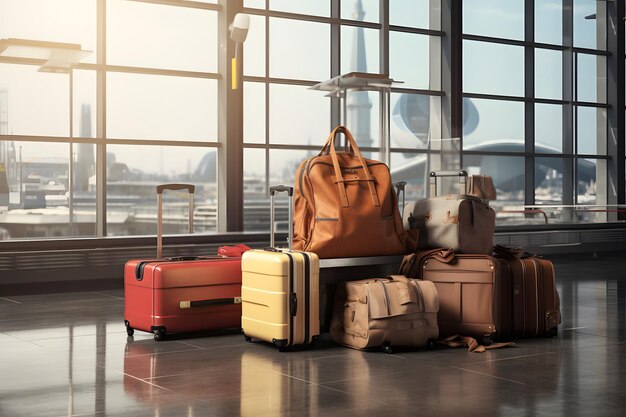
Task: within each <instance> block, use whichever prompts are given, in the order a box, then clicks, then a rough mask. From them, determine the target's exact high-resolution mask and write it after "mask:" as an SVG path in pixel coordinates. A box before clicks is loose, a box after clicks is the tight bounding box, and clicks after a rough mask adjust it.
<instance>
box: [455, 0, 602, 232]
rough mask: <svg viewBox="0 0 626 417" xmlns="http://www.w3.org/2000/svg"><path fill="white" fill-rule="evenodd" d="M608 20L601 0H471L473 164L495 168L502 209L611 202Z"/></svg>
mask: <svg viewBox="0 0 626 417" xmlns="http://www.w3.org/2000/svg"><path fill="white" fill-rule="evenodd" d="M492 3H493V4H492ZM496 3H497V4H496ZM530 12H532V13H530ZM496 15H497V17H496ZM606 17H607V16H606V6H605V4H604V2H596V1H593V0H589V1H587V0H571V1H567V2H566V1H564V0H535V1H534V2H532V4H529V2H522V1H514V2H484V1H469V2H463V38H464V40H463V95H464V105H463V111H464V114H463V151H464V154H463V166H464V167H465V166H469V165H468V164H473V165H472V166H473V167H476V169H479V170H480V172H481V173H486V172H487V170H488V169H487V167H488V166H491V170H492V173H491V174H488V175H492V176H493V177H494V179H495V185H496V188H497V190H498V201H496V202H495V203H494V205H495V206H496V207H500V208H501V209H503V208H506V207H508V206H517V208H518V209H521V208H523V206H529V205H530V206H532V205H534V204H543V205H546V204H547V205H572V204H606V194H607V191H606V176H607V170H606V158H607V155H606V148H607V144H606V137H607V131H606V126H607V106H606V102H607V94H606V92H607V71H606V62H607V59H606V55H607V54H606V52H605V50H606V36H607V35H606ZM529 19H530V21H529ZM533 19H534V21H533ZM530 30H532V31H533V32H530ZM531 53H532V55H531ZM530 59H532V61H531V60H530ZM530 87H532V88H530ZM468 108H469V109H468ZM472 109H475V112H476V115H475V119H476V120H477V122H475V123H473V124H469V125H468V120H472V119H471V118H470V117H469V116H470V115H471V110H472ZM529 128H530V129H529ZM481 152H489V153H490V155H489V158H488V159H485V161H489V160H491V161H495V162H497V163H495V162H494V163H493V164H491V165H485V164H483V163H482V159H483V157H481V156H480V155H479V153H481ZM511 152H520V153H523V154H524V158H518V163H517V166H518V167H520V168H521V169H517V170H515V173H516V174H517V175H520V176H521V177H520V178H518V179H517V180H515V181H510V180H508V179H505V178H508V177H509V174H510V173H511V170H510V167H511V166H512V165H510V164H506V165H505V164H503V163H502V161H504V160H505V159H506V158H513V157H512V156H510V153H511ZM539 155H542V156H541V157H539ZM548 155H550V156H549V157H548ZM577 156H580V157H578V158H577ZM478 159H480V161H481V163H478V161H477V160H478ZM507 161H508V160H507ZM508 162H511V161H508ZM529 162H532V165H534V168H535V169H534V172H532V171H531V172H528V167H529V166H531V165H530V164H529ZM498 163H501V165H498ZM505 167H506V168H505ZM524 167H525V169H524ZM522 180H523V181H522ZM533 181H534V189H535V191H534V194H533V195H528V194H526V193H529V191H530V190H532V188H530V184H532V183H533ZM603 187H604V188H603ZM600 196H601V197H600ZM519 206H522V207H519ZM559 210H560V209H559ZM559 210H556V211H557V212H558V211H559ZM551 213H552V212H551ZM551 215H552V214H551ZM553 217H554V219H556V220H562V221H566V220H571V219H568V218H567V216H564V215H561V214H556V215H554V216H553ZM508 220H510V218H509V217H500V216H499V224H502V223H503V222H505V221H508Z"/></svg>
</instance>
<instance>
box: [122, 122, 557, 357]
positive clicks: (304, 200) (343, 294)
mask: <svg viewBox="0 0 626 417" xmlns="http://www.w3.org/2000/svg"><path fill="white" fill-rule="evenodd" d="M339 133H343V134H344V136H345V141H346V146H345V148H344V150H343V151H338V146H336V145H337V144H338V142H337V138H336V137H337V134H339ZM446 176H448V177H449V176H454V177H458V179H459V186H460V189H459V194H453V195H442V196H438V195H437V179H438V178H440V177H446ZM429 185H430V195H431V197H430V198H427V199H423V200H418V201H416V202H412V203H409V204H407V205H405V206H404V207H403V213H404V218H403V216H401V215H400V210H399V209H398V197H399V193H400V189H399V190H398V193H396V191H395V190H394V186H393V184H392V182H391V176H390V174H389V168H388V167H387V165H385V164H384V163H382V162H380V161H375V160H371V159H366V158H364V157H363V155H362V154H361V152H360V151H359V148H358V146H357V144H356V141H355V140H354V138H353V137H352V135H351V134H350V132H349V131H348V129H346V128H345V127H343V126H338V127H337V128H335V129H334V130H333V131H332V132H331V134H330V136H329V137H328V139H327V141H326V143H325V144H324V146H323V147H322V150H321V151H320V153H319V155H317V156H314V157H311V158H309V159H307V160H306V161H304V162H303V163H302V164H301V165H300V167H299V168H298V170H297V172H296V183H295V187H289V186H284V185H280V186H276V187H271V188H270V201H271V206H270V210H271V220H270V224H271V232H270V247H269V248H266V249H262V250H259V249H253V250H249V249H250V248H248V247H246V246H241V245H239V246H235V247H227V248H224V249H223V250H222V248H220V252H219V253H221V254H222V256H214V257H193V258H186V257H185V258H180V257H179V258H162V256H161V247H162V244H161V239H162V233H161V230H162V228H161V211H162V209H161V194H162V193H163V190H165V189H173V190H185V189H186V190H188V191H189V192H190V194H191V197H190V231H191V229H192V220H191V218H192V208H191V204H192V203H193V186H191V185H185V184H170V185H165V186H159V187H157V195H158V197H159V198H158V202H159V216H158V218H159V228H158V231H159V233H158V254H157V255H158V256H157V258H155V259H147V260H133V261H129V262H128V263H127V264H126V267H125V275H124V280H125V317H124V318H125V324H126V328H127V332H128V335H132V334H133V331H134V329H140V330H144V331H148V332H152V333H155V339H156V340H162V339H163V338H164V337H165V335H166V334H168V333H173V332H174V333H175V332H189V331H195V330H209V329H219V328H228V327H241V329H242V331H243V333H244V336H245V338H246V340H247V341H251V340H253V339H256V340H261V341H266V342H270V343H273V344H274V345H275V346H277V347H278V348H279V349H280V350H281V351H282V350H289V349H292V348H296V347H312V346H315V344H316V342H317V340H318V337H319V335H320V299H319V298H320V291H319V279H320V278H319V259H320V258H322V259H323V258H338V257H360V256H380V255H404V259H403V261H402V264H401V265H399V269H400V272H399V274H398V275H391V276H387V277H372V278H369V279H364V280H363V279H362V280H353V281H347V282H345V283H343V284H340V285H339V286H338V288H337V291H336V293H335V303H334V306H333V314H332V320H331V323H330V335H331V337H332V339H333V340H334V341H335V342H337V343H339V344H342V345H345V346H349V347H353V348H356V349H372V348H376V349H382V350H383V351H385V352H391V350H392V347H424V346H433V345H434V344H435V342H437V341H439V342H440V343H444V344H448V345H457V344H459V343H465V344H466V345H468V346H470V350H474V349H477V350H476V351H482V350H484V348H483V346H485V347H487V346H488V345H491V346H492V347H495V346H496V345H497V344H494V345H492V343H493V342H494V341H506V340H510V339H511V338H517V337H541V336H556V334H557V331H558V325H559V323H560V322H561V317H560V306H559V296H558V293H557V290H556V283H555V275H554V268H553V265H552V263H551V262H550V261H549V260H547V259H543V258H540V257H538V256H535V255H531V254H528V253H526V252H524V251H523V250H521V249H513V248H507V247H503V246H495V247H494V246H493V234H494V230H495V212H494V210H493V208H491V207H490V206H489V200H490V199H495V189H494V187H493V184H492V182H491V181H490V178H489V177H484V176H472V177H470V178H468V175H467V173H466V172H465V171H460V172H456V171H455V172H433V173H431V174H430V179H429ZM279 192H286V193H287V194H288V196H289V236H288V242H289V248H288V249H280V248H277V247H276V244H275V239H274V196H275V194H276V193H279ZM500 345H506V343H502V344H500ZM479 348H483V349H482V350H481V349H479Z"/></svg>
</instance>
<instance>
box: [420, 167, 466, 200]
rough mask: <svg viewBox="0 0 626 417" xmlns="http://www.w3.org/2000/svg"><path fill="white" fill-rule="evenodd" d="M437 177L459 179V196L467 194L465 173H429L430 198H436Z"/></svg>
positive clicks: (463, 171)
mask: <svg viewBox="0 0 626 417" xmlns="http://www.w3.org/2000/svg"><path fill="white" fill-rule="evenodd" d="M437 177H459V194H467V171H466V170H464V169H462V170H460V171H430V175H429V180H428V181H429V185H430V187H429V188H430V196H431V197H437Z"/></svg>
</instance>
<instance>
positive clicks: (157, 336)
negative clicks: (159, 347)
mask: <svg viewBox="0 0 626 417" xmlns="http://www.w3.org/2000/svg"><path fill="white" fill-rule="evenodd" d="M165 335H166V332H165V328H164V327H161V328H158V329H156V330H155V331H154V340H156V341H157V342H159V341H161V340H165Z"/></svg>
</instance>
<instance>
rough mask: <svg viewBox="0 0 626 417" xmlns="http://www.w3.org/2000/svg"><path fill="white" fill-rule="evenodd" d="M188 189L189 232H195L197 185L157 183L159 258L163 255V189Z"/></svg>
mask: <svg viewBox="0 0 626 417" xmlns="http://www.w3.org/2000/svg"><path fill="white" fill-rule="evenodd" d="M165 190H173V191H176V190H187V191H188V192H189V233H190V234H191V233H193V196H194V192H195V190H196V186H195V185H192V184H161V185H157V187H156V192H157V206H158V208H157V258H160V257H161V256H163V191H165Z"/></svg>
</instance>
